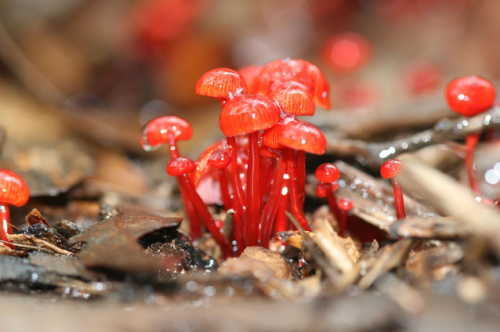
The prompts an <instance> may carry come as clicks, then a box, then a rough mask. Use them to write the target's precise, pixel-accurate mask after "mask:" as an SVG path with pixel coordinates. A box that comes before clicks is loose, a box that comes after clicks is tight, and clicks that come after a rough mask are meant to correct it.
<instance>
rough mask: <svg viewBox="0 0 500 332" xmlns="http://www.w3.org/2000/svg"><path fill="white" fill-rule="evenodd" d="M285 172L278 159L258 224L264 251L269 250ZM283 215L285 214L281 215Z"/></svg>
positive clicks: (284, 166) (284, 167)
mask: <svg viewBox="0 0 500 332" xmlns="http://www.w3.org/2000/svg"><path fill="white" fill-rule="evenodd" d="M285 171H286V163H285V162H284V161H283V160H282V159H281V158H279V159H278V165H277V167H276V172H275V174H274V180H273V185H272V187H271V191H270V193H269V200H268V201H267V204H266V206H265V207H264V211H263V212H262V216H261V222H260V223H261V225H262V229H261V235H260V243H261V246H263V247H264V248H266V249H267V248H269V239H270V238H271V233H272V230H273V223H274V219H275V217H276V212H277V211H278V207H279V206H280V199H281V197H282V194H281V188H282V186H283V176H284V175H285ZM285 202H286V201H285ZM285 210H286V206H285ZM283 215H285V214H284V213H283ZM285 221H286V216H285Z"/></svg>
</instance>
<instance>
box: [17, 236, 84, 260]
mask: <svg viewBox="0 0 500 332" xmlns="http://www.w3.org/2000/svg"><path fill="white" fill-rule="evenodd" d="M7 238H8V239H9V241H12V242H14V246H19V247H20V248H25V249H31V250H33V249H34V250H42V251H46V252H49V253H55V254H61V255H74V254H73V253H72V252H71V251H68V250H65V249H62V248H59V247H58V246H56V245H53V244H52V243H49V242H47V241H45V240H42V239H38V238H36V237H34V236H31V235H27V234H9V235H7Z"/></svg>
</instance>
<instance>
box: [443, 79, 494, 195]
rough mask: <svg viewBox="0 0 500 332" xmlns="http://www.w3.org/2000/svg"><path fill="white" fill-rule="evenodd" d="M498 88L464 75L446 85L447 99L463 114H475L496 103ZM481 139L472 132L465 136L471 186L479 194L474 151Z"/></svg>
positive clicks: (454, 109)
mask: <svg viewBox="0 0 500 332" xmlns="http://www.w3.org/2000/svg"><path fill="white" fill-rule="evenodd" d="M495 97H496V90H495V87H494V86H493V84H492V83H491V82H490V81H488V80H486V79H484V78H482V77H479V76H464V77H460V78H457V79H454V80H453V81H451V82H450V83H449V84H448V86H447V87H446V100H447V101H448V105H449V106H450V108H451V109H452V110H453V111H455V112H457V113H459V114H462V115H465V116H473V115H477V114H479V113H481V112H484V111H486V110H487V109H488V108H490V107H492V106H493V104H494V103H495ZM478 141H479V134H478V133H475V134H470V135H468V136H467V137H466V138H465V143H466V146H467V155H466V156H465V164H466V167H467V173H468V175H469V182H470V187H471V189H472V191H473V192H474V194H476V195H479V194H480V189H479V184H478V181H477V178H476V174H475V172H474V151H475V148H476V145H477V143H478Z"/></svg>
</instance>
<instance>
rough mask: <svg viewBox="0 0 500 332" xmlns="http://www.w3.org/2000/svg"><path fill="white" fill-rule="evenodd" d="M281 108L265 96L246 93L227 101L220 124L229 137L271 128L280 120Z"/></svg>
mask: <svg viewBox="0 0 500 332" xmlns="http://www.w3.org/2000/svg"><path fill="white" fill-rule="evenodd" d="M280 114H281V110H280V108H279V107H278V105H277V104H276V103H275V102H274V100H272V99H270V98H267V97H265V96H259V95H252V94H244V95H238V96H236V97H234V98H233V99H230V100H228V101H227V102H226V104H225V105H224V107H223V108H222V112H221V114H220V118H219V126H220V129H221V130H222V133H223V134H224V135H226V136H227V137H232V136H237V135H244V134H249V133H252V132H255V131H259V130H265V129H267V128H271V127H272V126H274V125H275V124H277V123H278V121H279V120H280Z"/></svg>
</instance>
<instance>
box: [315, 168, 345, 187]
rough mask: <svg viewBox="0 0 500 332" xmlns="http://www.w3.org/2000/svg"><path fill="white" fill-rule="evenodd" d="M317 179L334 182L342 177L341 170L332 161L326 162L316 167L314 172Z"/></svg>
mask: <svg viewBox="0 0 500 332" xmlns="http://www.w3.org/2000/svg"><path fill="white" fill-rule="evenodd" d="M314 175H315V176H316V179H318V181H319V182H323V183H333V182H335V181H337V180H338V179H339V178H340V172H339V169H338V168H337V166H335V165H334V164H331V163H324V164H321V165H319V166H318V168H316V172H315V173H314Z"/></svg>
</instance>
